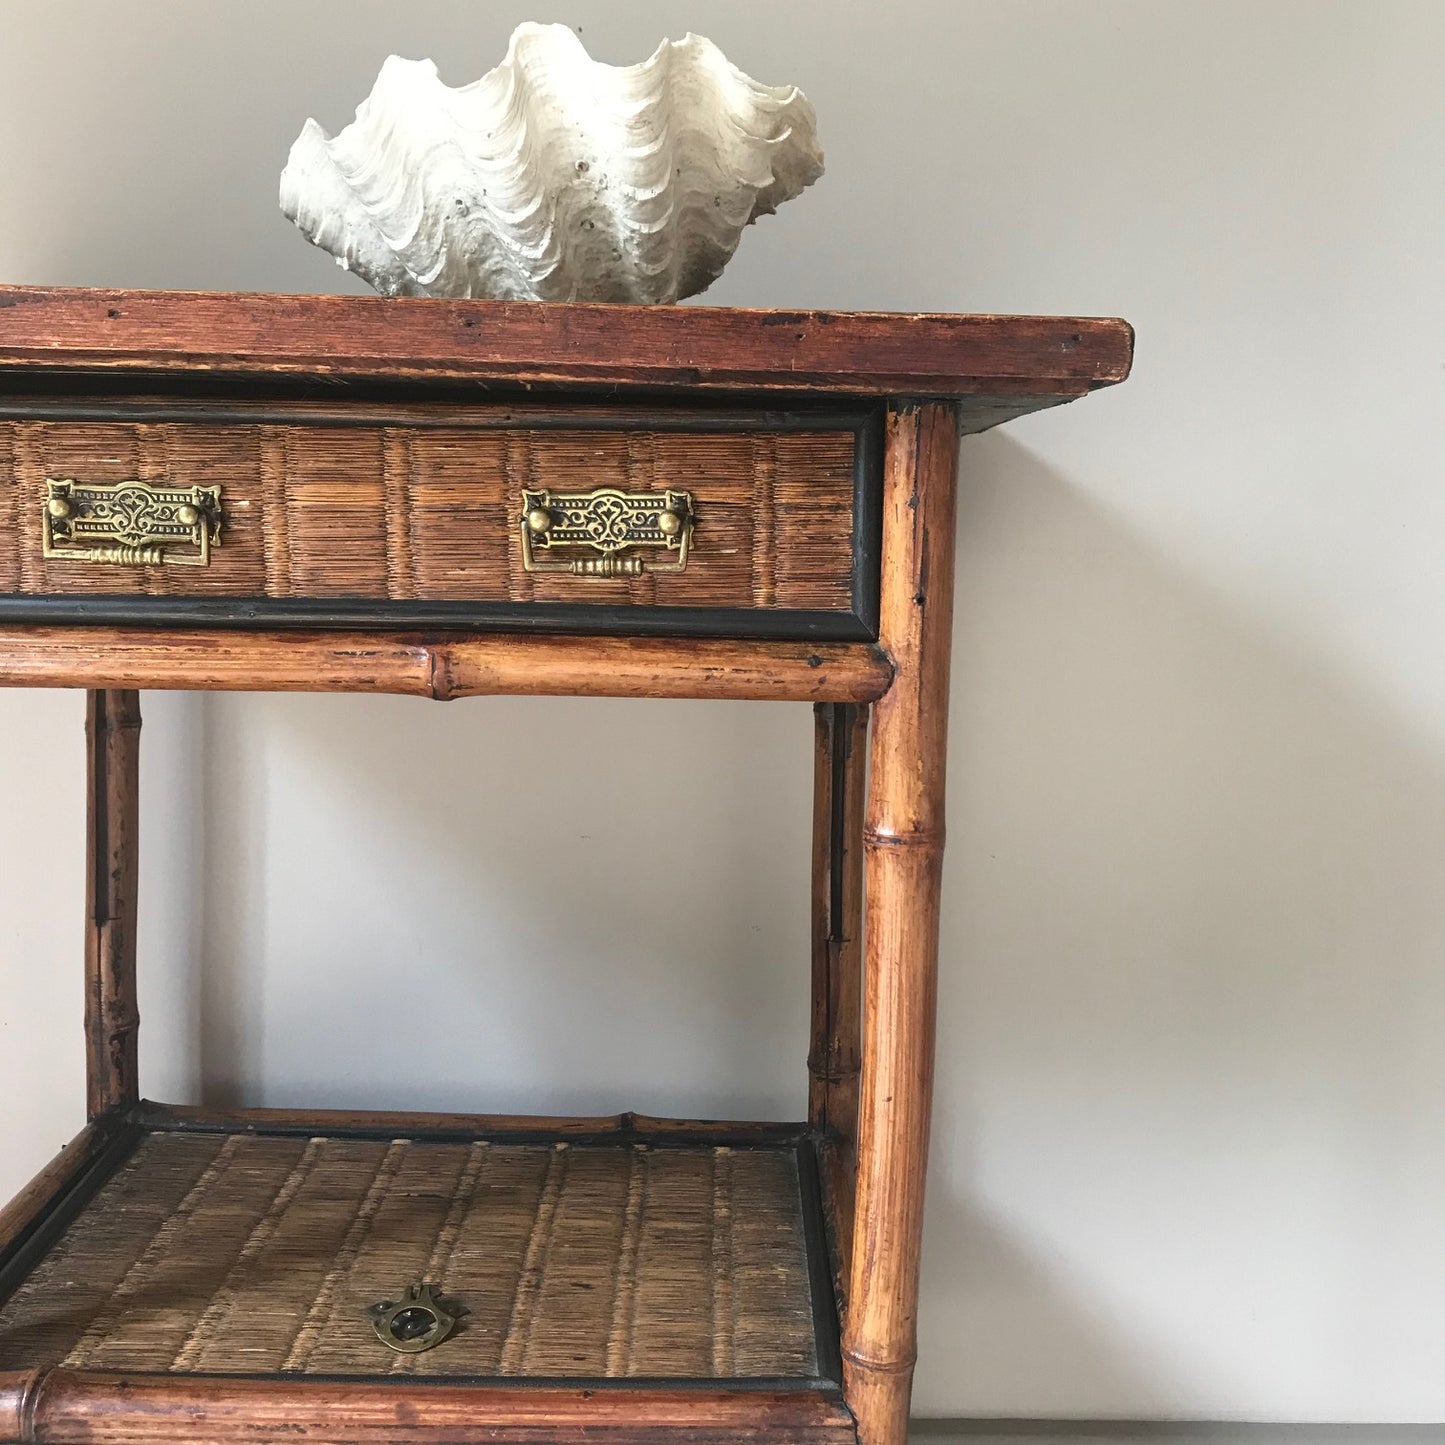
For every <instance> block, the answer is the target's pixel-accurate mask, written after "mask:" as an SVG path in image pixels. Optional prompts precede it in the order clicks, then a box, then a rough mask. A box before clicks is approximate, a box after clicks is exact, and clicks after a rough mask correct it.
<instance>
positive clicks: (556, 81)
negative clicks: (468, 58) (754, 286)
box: [281, 24, 823, 302]
mask: <svg viewBox="0 0 1445 1445" xmlns="http://www.w3.org/2000/svg"><path fill="white" fill-rule="evenodd" d="M822 173H823V154H822V152H821V151H820V150H819V148H818V141H817V135H816V123H815V118H814V114H813V107H812V105H811V104H809V102H808V99H807V97H806V96H804V95H803V93H802V92H801V91H800V90H798V89H797V87H796V86H769V85H761V84H759V83H758V82H757V81H755V80H752V79H750V78H749V77H748V76H746V75H744V74H743V72H742V71H741V70H739V69H738V68H737V67H736V66H735V65H733V64H731V63H730V62H729V61H728V59H727V58H726V57H725V56H724V55H723V53H722V51H721V50H719V49H718V47H717V46H716V45H714V44H713V43H712V41H710V40H707V39H704V38H703V37H702V36H700V35H688V36H686V37H685V38H684V39H682V40H676V41H668V40H664V41H663V42H662V44H661V45H659V46H658V47H657V50H656V51H655V52H654V53H653V54H652V56H651V57H650V58H649V59H647V60H644V61H642V62H641V63H640V64H638V65H629V66H612V65H604V64H601V63H600V62H598V61H595V60H593V59H592V58H591V57H590V56H589V55H588V54H587V52H586V50H585V49H583V47H582V42H581V41H580V40H578V38H577V37H576V35H574V34H573V32H572V31H571V30H569V29H568V28H567V27H566V26H565V25H536V24H527V25H521V26H518V28H517V29H516V31H515V32H514V33H513V35H512V40H511V44H510V45H509V46H508V48H507V58H506V59H505V60H504V61H503V62H502V63H501V64H500V65H499V66H497V68H496V69H495V70H492V71H489V72H488V73H487V74H486V75H484V76H483V77H482V78H481V79H480V80H478V81H475V82H474V83H473V84H471V85H465V86H461V87H459V88H457V89H453V88H451V87H450V86H447V85H444V84H443V83H442V81H441V79H440V78H439V77H438V75H437V70H436V66H435V65H434V64H433V63H432V62H431V61H430V60H402V59H399V58H398V57H397V56H395V55H393V56H391V57H390V58H389V59H388V60H387V61H386V63H385V65H383V66H382V68H381V73H380V74H379V75H378V76H377V79H376V84H375V86H374V87H373V89H372V92H371V95H370V97H369V98H368V99H367V100H365V101H363V102H362V104H361V105H360V106H359V107H358V108H357V112H356V119H355V121H353V122H352V124H351V125H349V126H347V127H346V128H345V129H344V130H343V131H341V132H340V133H339V134H338V135H336V136H335V137H334V138H333V137H328V136H327V134H326V132H325V131H324V130H323V129H322V128H321V127H320V126H319V125H318V124H317V123H316V122H315V121H314V120H308V121H307V122H306V126H305V128H304V129H303V130H302V132H301V134H300V136H299V137H298V138H297V140H296V143H295V145H293V146H292V147H291V155H290V158H289V160H288V161H287V163H286V169H285V170H284V171H283V172H282V175H281V209H282V210H283V211H284V212H285V213H286V215H287V216H289V217H290V219H291V220H293V221H294V222H295V223H296V224H297V226H299V227H300V228H301V231H302V233H303V234H304V235H305V236H306V238H307V239H308V240H309V241H311V242H313V243H314V244H315V245H317V246H320V247H321V248H322V249H323V250H326V251H329V252H331V254H332V255H333V256H335V258H336V260H337V263H338V264H339V265H341V266H343V267H345V268H346V269H347V270H351V271H355V272H356V273H357V274H358V275H359V276H362V277H363V278H365V280H367V281H369V282H370V283H371V285H373V286H374V287H376V289H377V290H378V291H380V292H382V293H383V294H384V295H388V296H466V297H486V298H492V299H497V300H509V301H518V300H520V301H634V302H666V301H676V300H677V299H678V298H679V297H681V296H691V295H695V294H696V293H697V292H699V291H702V290H704V289H705V288H706V287H708V286H709V285H711V284H712V282H714V281H715V280H717V278H718V276H719V275H720V274H721V273H722V269H723V267H724V266H725V265H727V263H728V261H729V259H731V257H732V254H733V252H734V250H736V249H737V244H738V241H739V240H740V239H741V236H742V229H743V227H744V226H746V225H749V224H750V223H751V222H753V221H755V220H756V219H757V218H758V217H759V216H762V215H767V214H768V213H769V212H771V211H773V210H775V209H776V208H777V207H778V206H779V205H781V204H782V202H784V201H786V200H789V199H791V198H792V197H793V196H796V195H797V194H798V193H799V192H800V191H801V190H802V189H803V188H804V187H805V186H808V185H811V184H812V182H813V181H815V180H817V178H818V177H819V176H820V175H821V174H822Z"/></svg>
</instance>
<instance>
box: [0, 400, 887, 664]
mask: <svg viewBox="0 0 1445 1445" xmlns="http://www.w3.org/2000/svg"><path fill="white" fill-rule="evenodd" d="M876 451H877V447H876V444H875V437H874V418H873V417H872V416H870V415H867V414H862V413H859V414H844V413H838V412H831V413H827V414H824V413H819V412H800V413H798V414H791V413H778V412H743V411H736V410H718V411H704V410H685V409H681V408H673V409H666V408H659V409H652V410H648V411H645V412H644V411H637V410H633V411H610V412H609V411H606V410H603V409H599V408H586V409H577V410H575V411H568V410H566V409H552V410H549V411H541V410H532V411H528V410H523V409H519V408H516V407H511V408H506V407H497V408H494V409H490V410H489V409H485V408H477V407H471V406H467V407H458V406H450V407H444V406H431V407H421V406H398V407H392V408H387V407H383V406H380V405H376V404H367V405H361V404H348V405H346V406H343V407H338V408H336V409H333V410H329V411H328V410H322V409H320V408H317V407H315V406H309V405H306V404H298V403H291V404H286V405H281V404H272V405H267V404H264V403H238V404H234V405H227V406H222V405H216V404H212V405H207V406H200V405H197V404H195V403H185V404H181V403H174V402H172V403H166V402H164V401H156V402H145V401H127V402H117V401H97V402H91V403H85V402H51V403H47V404H46V405H45V406H43V407H41V406H39V405H37V404H36V403H26V404H22V403H13V404H8V405H7V404H4V403H0V594H3V595H0V612H3V614H4V615H5V616H7V617H8V618H9V619H10V620H21V619H25V620H37V621H39V620H47V621H61V622H63V621H67V620H83V621H86V622H92V623H116V624H125V623H132V622H138V621H141V622H144V621H150V622H166V623H179V624H202V625H207V624H209V625H242V624H245V625H252V626H254V625H258V624H259V625H279V626H284V625H293V626H308V627H314V626H322V627H325V626H356V625H363V626H366V625H375V626H409V625H413V624H415V625H429V626H445V627H466V628H506V627H523V628H530V629H537V628H551V629H555V630H577V629H582V630H609V631H613V630H620V631H634V630H635V631H650V632H677V633H680V634H687V633H693V634H717V635H728V634H736V635H740V636H797V637H808V636H818V637H866V636H870V635H872V633H873V631H874V627H875V612H876V601H875V595H876V557H875V555H874V551H875V548H874V543H873V533H874V531H875V530H876V519H874V518H872V517H871V516H870V513H871V511H872V506H873V498H875V497H876V485H875V484H876V480H877V479H876V476H875V475H874V473H875V471H876V455H875V454H876ZM126 483H141V484H144V485H143V488H135V489H129V488H126V487H125V486H124V484H126ZM118 487H119V488H121V492H120V493H119V494H118V493H116V492H115V491H112V490H111V489H114V488H118ZM197 489H199V490H197ZM215 489H219V490H215ZM117 497H119V500H120V501H121V502H123V503H125V504H126V507H128V508H129V511H128V512H127V516H128V517H133V514H134V512H135V511H136V509H137V508H138V507H141V508H145V509H147V511H146V515H147V516H148V517H149V516H153V515H155V514H154V513H153V511H151V510H150V508H151V507H152V504H153V503H157V499H159V501H158V503H157V504H158V505H160V506H161V508H162V512H161V515H163V516H164V517H167V518H170V519H172V520H173V519H174V518H175V517H176V516H183V517H186V518H188V519H189V521H190V522H191V523H192V524H193V525H192V527H191V528H190V532H189V533H188V534H187V536H186V537H185V538H183V539H182V540H181V541H180V542H178V543H176V544H174V545H172V544H171V543H169V542H167V543H166V544H165V545H160V546H157V545H156V544H155V542H154V539H153V538H152V539H151V541H150V542H147V543H145V544H144V545H136V544H134V541H133V538H132V539H131V541H130V542H129V543H128V544H127V546H126V547H122V546H120V545H117V544H115V542H114V537H115V536H117V535H122V533H116V532H114V530H113V529H112V531H110V532H107V533H106V534H105V537H104V538H103V542H104V543H105V544H104V545H99V546H96V545H89V544H88V539H87V537H86V536H85V535H81V533H82V532H83V530H84V529H83V528H77V529H73V531H68V530H67V529H68V528H69V527H70V524H71V521H72V520H73V519H74V518H75V517H78V516H82V514H83V517H84V518H85V519H91V518H93V517H94V516H95V515H97V513H96V510H95V504H96V503H97V501H98V500H99V501H104V502H105V503H106V504H107V505H106V508H105V516H106V518H109V517H110V515H111V512H112V511H114V510H117V508H116V507H115V506H113V505H112V504H113V503H115V502H116V499H117ZM598 497H601V498H602V499H603V500H604V501H605V502H606V503H607V504H608V505H610V506H612V510H613V511H614V512H615V511H616V510H618V507H619V506H626V505H631V506H633V507H634V509H636V508H641V509H642V511H643V512H646V511H647V509H648V508H649V507H650V508H651V513H650V515H648V516H647V517H645V519H644V520H645V521H646V522H647V527H645V528H644V529H643V530H644V531H646V532H648V536H649V537H650V539H651V541H650V542H648V541H646V540H644V543H642V544H638V545H631V544H628V545H624V546H623V547H622V548H621V550H620V551H618V552H617V553H615V554H608V553H606V552H605V551H603V550H601V549H600V548H599V547H597V546H595V545H594V544H592V543H591V542H586V541H584V542H583V543H581V544H574V545H566V546H563V545H549V544H551V543H555V542H557V541H558V539H559V537H560V536H561V535H562V534H560V533H558V532H553V534H552V535H551V536H547V535H546V534H545V532H544V533H538V532H536V531H533V532H531V533H530V534H529V533H528V527H527V517H528V515H529V512H528V508H529V507H530V508H531V509H532V510H531V513H530V514H531V515H532V517H533V518H534V521H535V519H537V518H538V517H539V516H540V518H541V523H540V525H541V526H542V527H544V528H545V527H546V526H548V525H549V520H550V519H551V518H553V517H556V518H560V519H562V520H566V519H567V518H568V517H569V516H570V517H571V518H572V520H574V521H577V520H578V519H579V518H581V517H582V515H583V514H582V512H581V511H579V510H578V509H579V508H582V507H585V506H593V507H595V505H596V501H595V499H596V498H598ZM137 498H141V499H142V500H141V501H137ZM614 498H621V499H622V502H621V503H616V504H614V502H613V499H614ZM628 499H633V500H632V501H629V500H628ZM539 501H540V503H541V504H544V507H545V508H548V509H551V510H550V511H547V510H544V509H543V508H542V507H539ZM47 507H49V508H50V509H51V516H50V518H49V519H47V516H46V511H47ZM167 507H168V508H169V510H165V509H166V508H167ZM568 507H571V508H572V509H573V510H572V511H571V512H570V513H569V512H568V510H567V508H568ZM667 507H671V508H673V509H674V510H675V512H676V513H677V515H676V516H673V515H664V514H663V513H664V510H665V509H666V508H667ZM121 510H124V508H122V509H121ZM604 510H605V508H604ZM212 513H213V514H214V515H210V514H212ZM198 514H199V519H198ZM589 520H590V516H589ZM212 523H214V545H211V546H209V547H207V548H205V549H204V553H205V555H201V554H202V550H203V549H201V548H200V547H199V546H198V545H196V544H197V543H198V542H199V540H200V539H201V538H202V534H203V533H205V532H206V531H207V530H208V527H209V526H210V525H211V524H212ZM659 526H661V527H662V528H663V530H664V531H671V532H674V533H675V532H680V531H682V530H683V529H684V528H685V530H686V538H685V540H686V541H687V543H688V545H687V547H686V548H681V549H680V548H679V547H677V545H676V540H677V539H676V538H675V537H673V538H671V539H670V538H669V537H667V536H664V535H663V534H662V532H660V531H659V530H658V528H659ZM649 529H650V530H649ZM162 530H164V528H162ZM171 530H172V531H175V532H177V533H180V532H185V531H186V530H187V529H186V528H184V527H181V526H179V525H177V526H174V527H172V529H171ZM574 530H575V531H578V534H579V535H580V530H579V529H574ZM629 535H631V534H629ZM669 543H670V545H669ZM611 555H615V556H617V557H620V558H623V559H632V560H624V561H623V562H622V563H621V564H620V565H619V564H618V563H617V562H614V561H611V560H609V556H611ZM555 559H561V560H560V561H559V560H555ZM679 559H681V561H680V562H679ZM176 562H181V563H184V564H185V565H172V564H173V563H176ZM573 564H576V565H573ZM619 574H620V575H619Z"/></svg>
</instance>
